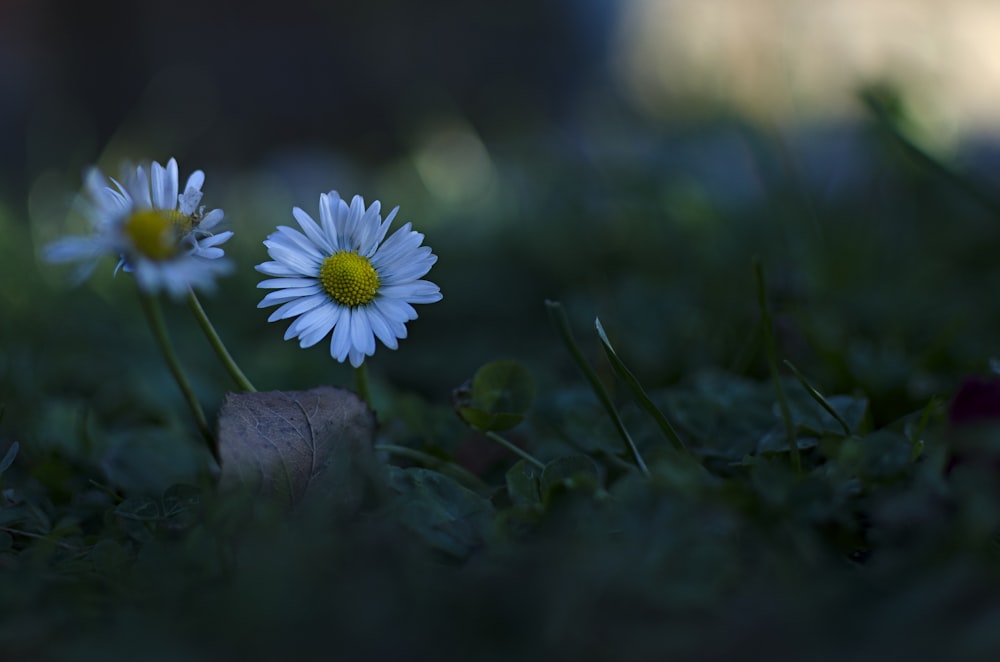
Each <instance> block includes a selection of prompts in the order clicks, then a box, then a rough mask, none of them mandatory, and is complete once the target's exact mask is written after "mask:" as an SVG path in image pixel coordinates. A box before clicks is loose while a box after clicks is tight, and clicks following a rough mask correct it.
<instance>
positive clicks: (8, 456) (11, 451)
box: [0, 441, 21, 474]
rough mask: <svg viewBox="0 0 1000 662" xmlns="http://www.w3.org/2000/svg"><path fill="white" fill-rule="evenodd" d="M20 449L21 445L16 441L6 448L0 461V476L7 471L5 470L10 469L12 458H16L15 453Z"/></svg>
mask: <svg viewBox="0 0 1000 662" xmlns="http://www.w3.org/2000/svg"><path fill="white" fill-rule="evenodd" d="M20 449H21V444H19V443H18V442H16V441H15V442H14V443H13V444H11V445H10V448H8V449H7V452H6V453H5V454H4V456H3V459H2V460H0V474H2V473H3V472H5V471H7V469H9V468H10V465H12V464H14V458H16V457H17V452H18V451H19V450H20Z"/></svg>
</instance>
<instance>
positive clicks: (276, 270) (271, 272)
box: [254, 262, 302, 276]
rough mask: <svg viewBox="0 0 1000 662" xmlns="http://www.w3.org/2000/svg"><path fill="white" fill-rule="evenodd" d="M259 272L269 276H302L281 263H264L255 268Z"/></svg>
mask: <svg viewBox="0 0 1000 662" xmlns="http://www.w3.org/2000/svg"><path fill="white" fill-rule="evenodd" d="M254 269H256V270H257V271H259V272H260V273H262V274H267V275H268V276H301V275H302V274H301V273H300V272H299V271H297V270H295V269H293V268H291V267H289V266H288V265H285V264H282V263H280V262H262V263H260V264H258V265H256V266H255V267H254Z"/></svg>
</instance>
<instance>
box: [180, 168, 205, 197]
mask: <svg viewBox="0 0 1000 662" xmlns="http://www.w3.org/2000/svg"><path fill="white" fill-rule="evenodd" d="M204 183H205V173H204V172H202V171H201V170H195V171H194V172H192V173H191V176H190V177H188V180H187V183H186V184H185V185H184V192H185V193H187V192H188V191H190V190H191V189H194V190H195V191H200V190H201V187H202V185H203V184H204Z"/></svg>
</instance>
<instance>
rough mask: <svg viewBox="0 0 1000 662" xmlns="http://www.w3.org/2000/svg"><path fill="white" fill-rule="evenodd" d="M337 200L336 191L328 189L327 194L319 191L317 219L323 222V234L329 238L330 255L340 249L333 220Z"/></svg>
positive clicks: (338, 200)
mask: <svg viewBox="0 0 1000 662" xmlns="http://www.w3.org/2000/svg"><path fill="white" fill-rule="evenodd" d="M331 196H334V197H331ZM339 202H340V196H338V195H337V192H336V191H330V193H329V194H327V193H321V194H320V196H319V220H320V222H321V223H322V224H323V234H324V236H326V237H327V238H328V239H329V243H330V249H331V250H330V254H331V255H332V254H333V253H336V252H337V251H339V250H340V237H339V236H338V235H337V224H336V222H335V221H334V219H335V218H337V205H338V204H339Z"/></svg>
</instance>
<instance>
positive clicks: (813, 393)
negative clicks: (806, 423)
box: [783, 359, 851, 437]
mask: <svg viewBox="0 0 1000 662" xmlns="http://www.w3.org/2000/svg"><path fill="white" fill-rule="evenodd" d="M783 363H784V364H785V365H786V366H788V369H789V370H791V371H792V374H794V375H795V378H796V379H798V380H799V383H800V384H802V388H804V389H805V390H806V393H808V394H809V396H810V397H811V398H812V399H813V400H815V401H816V402H817V403H818V404H819V406H820V407H822V408H823V409H825V410H826V413H828V414H830V416H833V417H834V418H835V419H836V420H837V422H838V423H840V427H842V428H844V436H845V437H849V436H851V426H850V425H848V424H847V421H845V420H844V417H843V416H841V415H840V414H839V413H837V410H836V409H834V408H833V405H831V404H830V403H829V402H828V401H827V399H826V398H824V397H823V394H822V393H820V392H819V391H817V390H816V389H815V388H813V385H812V384H810V383H809V382H808V381H807V380H806V378H805V376H804V375H803V374H802V373H801V372H799V369H798V368H796V367H795V366H794V365H793V364H792V362H791V361H789V360H787V359H785V361H783Z"/></svg>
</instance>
